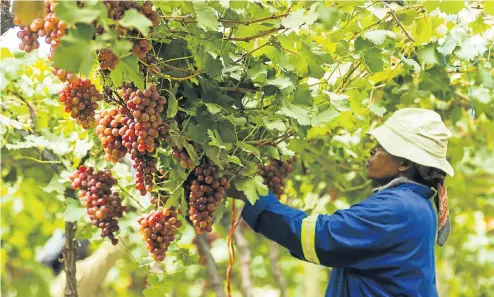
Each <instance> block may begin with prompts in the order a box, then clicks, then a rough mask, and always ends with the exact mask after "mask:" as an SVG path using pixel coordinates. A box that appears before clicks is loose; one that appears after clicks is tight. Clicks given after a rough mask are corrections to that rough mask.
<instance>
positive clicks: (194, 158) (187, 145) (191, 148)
mask: <svg viewBox="0 0 494 297" xmlns="http://www.w3.org/2000/svg"><path fill="white" fill-rule="evenodd" d="M183 146H184V147H185V149H186V150H187V153H188V154H189V157H190V159H191V160H192V162H194V164H197V162H198V161H199V157H198V156H197V153H196V150H195V149H194V146H193V145H192V144H190V143H189V142H188V141H187V140H185V139H184V142H183Z"/></svg>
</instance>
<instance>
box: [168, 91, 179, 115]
mask: <svg viewBox="0 0 494 297" xmlns="http://www.w3.org/2000/svg"><path fill="white" fill-rule="evenodd" d="M177 86H178V85H177ZM176 91H177V90H176V88H175V89H174V90H172V91H170V92H169V93H168V94H169V95H170V96H168V108H167V109H166V118H167V119H171V118H173V117H174V116H175V115H176V114H177V112H178V100H177V97H176V96H175V93H176Z"/></svg>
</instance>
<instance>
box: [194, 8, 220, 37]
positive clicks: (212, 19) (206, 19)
mask: <svg viewBox="0 0 494 297" xmlns="http://www.w3.org/2000/svg"><path fill="white" fill-rule="evenodd" d="M192 4H193V5H194V10H195V12H196V18H197V25H198V26H199V28H202V29H203V30H205V31H206V30H207V29H214V30H217V29H218V24H219V22H218V18H217V17H216V14H215V12H214V10H213V8H212V7H210V6H208V5H207V4H206V2H198V1H194V2H192Z"/></svg>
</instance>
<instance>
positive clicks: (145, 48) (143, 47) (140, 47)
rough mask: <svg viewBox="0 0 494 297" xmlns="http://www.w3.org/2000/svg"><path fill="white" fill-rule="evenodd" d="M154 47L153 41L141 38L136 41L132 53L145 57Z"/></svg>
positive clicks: (141, 57)
mask: <svg viewBox="0 0 494 297" xmlns="http://www.w3.org/2000/svg"><path fill="white" fill-rule="evenodd" d="M152 48H153V46H152V45H151V42H149V41H147V40H146V39H139V40H138V41H137V42H134V45H133V46H132V54H133V55H134V56H137V57H139V58H140V59H144V57H145V56H146V54H147V53H148V52H149V51H150V50H151V49H152Z"/></svg>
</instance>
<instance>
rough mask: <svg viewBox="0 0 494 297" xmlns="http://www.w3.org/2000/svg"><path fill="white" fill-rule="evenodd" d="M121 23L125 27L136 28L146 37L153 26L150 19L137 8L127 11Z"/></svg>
mask: <svg viewBox="0 0 494 297" xmlns="http://www.w3.org/2000/svg"><path fill="white" fill-rule="evenodd" d="M119 23H120V25H122V26H123V27H127V28H136V29H137V30H139V31H140V32H141V33H142V35H144V36H147V35H148V34H149V28H150V27H151V26H152V25H153V22H151V20H150V19H148V18H147V17H146V16H145V15H144V14H142V13H140V12H139V11H137V10H136V9H135V8H131V9H129V10H127V11H126V12H125V14H124V16H123V18H122V19H121V20H120V22H119Z"/></svg>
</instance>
